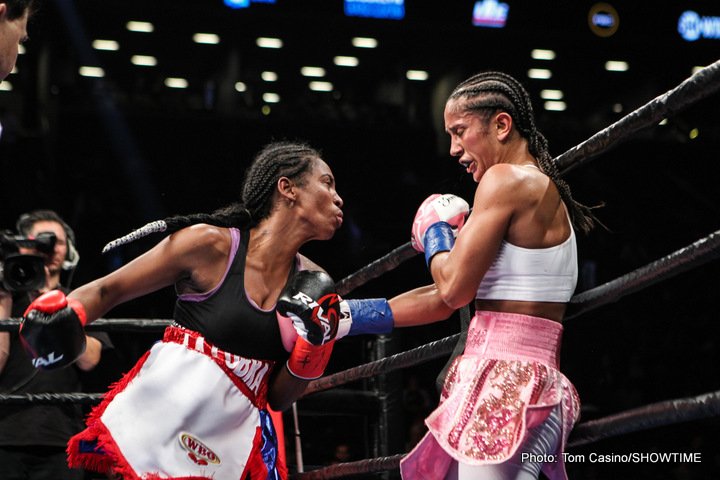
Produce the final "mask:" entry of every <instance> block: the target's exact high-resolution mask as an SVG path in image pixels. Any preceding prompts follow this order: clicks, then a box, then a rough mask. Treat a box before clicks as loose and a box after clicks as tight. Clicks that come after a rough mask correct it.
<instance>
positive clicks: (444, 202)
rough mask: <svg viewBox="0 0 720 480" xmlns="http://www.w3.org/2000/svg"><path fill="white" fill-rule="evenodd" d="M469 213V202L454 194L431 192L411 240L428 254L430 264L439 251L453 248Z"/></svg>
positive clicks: (423, 204) (415, 222) (427, 258)
mask: <svg viewBox="0 0 720 480" xmlns="http://www.w3.org/2000/svg"><path fill="white" fill-rule="evenodd" d="M469 212H470V206H469V205H468V203H467V202H466V201H465V200H463V199H462V198H460V197H458V196H457V195H453V194H451V193H445V194H442V195H441V194H439V193H436V194H433V195H430V196H429V197H428V198H427V199H425V201H424V202H423V203H422V204H421V205H420V208H418V211H417V213H416V214H415V220H414V221H413V225H412V234H411V236H410V239H411V242H412V246H413V248H414V249H415V250H417V251H418V252H421V253H423V252H424V253H425V261H426V262H427V264H428V266H429V265H430V260H431V259H432V257H433V256H434V255H435V254H436V253H439V252H445V251H448V250H450V249H451V248H452V246H453V244H454V241H455V236H457V234H458V232H460V229H461V228H462V227H463V225H465V220H466V219H467V215H468V213H469Z"/></svg>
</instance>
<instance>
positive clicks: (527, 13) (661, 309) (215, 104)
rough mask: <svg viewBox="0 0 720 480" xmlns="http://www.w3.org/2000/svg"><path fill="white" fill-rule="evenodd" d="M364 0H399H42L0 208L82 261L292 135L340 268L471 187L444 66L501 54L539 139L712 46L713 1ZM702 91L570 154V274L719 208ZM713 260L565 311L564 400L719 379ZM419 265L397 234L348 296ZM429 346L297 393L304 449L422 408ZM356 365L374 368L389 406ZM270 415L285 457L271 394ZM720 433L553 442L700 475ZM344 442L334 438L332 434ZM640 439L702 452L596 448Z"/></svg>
mask: <svg viewBox="0 0 720 480" xmlns="http://www.w3.org/2000/svg"><path fill="white" fill-rule="evenodd" d="M238 3H240V4H242V3H243V2H238ZM346 3H347V2H346ZM368 3H369V4H374V5H375V6H384V10H385V11H387V12H390V13H392V12H395V13H401V14H402V15H400V16H401V18H385V19H382V18H369V17H360V16H350V15H347V14H346V12H349V11H350V9H352V6H346V5H344V4H343V1H342V0H276V1H269V0H265V1H249V2H247V4H246V5H245V6H244V8H230V7H229V6H227V5H225V4H224V3H223V1H222V0H203V1H200V0H198V1H186V0H176V1H168V0H140V1H138V0H124V1H116V0H78V1H69V0H56V1H51V0H44V1H42V2H41V3H40V5H39V10H38V11H37V13H36V14H35V15H34V17H33V18H32V20H31V21H30V23H29V25H28V33H29V36H30V40H29V41H28V42H26V43H25V45H24V53H22V54H21V55H20V56H19V58H18V62H17V67H16V71H15V72H14V73H13V74H12V75H10V76H9V77H8V79H7V80H6V81H5V82H3V83H2V84H0V123H2V127H3V131H2V138H1V139H0V198H1V199H2V203H1V207H0V220H1V221H0V228H3V229H13V228H14V224H15V220H16V218H17V217H18V216H19V215H20V214H21V213H23V212H25V211H29V210H32V209H35V208H50V209H54V210H56V211H57V212H58V213H59V214H60V215H61V216H63V217H64V218H65V219H66V220H67V221H68V223H69V224H70V225H71V226H72V227H73V228H74V229H75V233H76V235H77V238H78V242H77V244H78V245H77V246H78V250H79V252H80V255H81V258H82V259H81V261H80V264H79V268H78V270H77V272H76V275H75V278H74V285H75V286H78V285H80V284H82V283H85V282H87V281H89V280H91V279H93V278H96V277H98V276H101V275H103V274H105V273H107V272H109V271H111V270H113V269H115V268H118V267H119V266H121V265H122V264H124V263H126V262H127V261H129V260H130V259H132V258H133V257H135V256H136V255H138V254H140V253H141V252H143V251H145V250H146V249H147V248H149V247H150V246H151V245H153V243H154V242H156V241H157V240H158V239H159V236H153V237H150V238H148V239H146V240H143V241H139V242H135V243H133V244H131V245H129V246H127V247H123V248H119V249H117V250H116V251H114V252H113V253H111V254H108V255H102V254H101V253H100V250H101V248H102V246H103V245H104V244H105V243H107V242H108V241H110V240H112V239H114V238H116V237H119V236H121V235H123V234H125V233H127V232H129V231H130V230H132V229H133V228H137V227H139V226H142V225H143V224H145V223H147V222H149V221H151V220H155V219H159V218H163V217H166V216H169V215H173V214H184V213H194V212H208V211H211V210H214V209H216V208H218V207H221V206H224V205H226V204H228V203H230V202H233V201H234V200H236V199H237V198H238V196H239V188H240V184H241V182H242V179H243V173H244V169H245V168H246V166H247V165H248V164H249V162H250V161H251V159H252V156H253V155H254V153H255V152H257V151H258V150H259V149H260V148H261V146H263V145H264V144H266V143H267V142H269V141H271V140H273V139H291V140H305V141H307V142H309V143H310V144H311V145H313V146H315V147H316V148H319V149H321V151H322V152H323V154H324V158H325V160H326V161H327V162H328V164H329V165H330V166H331V168H332V169H333V171H334V173H335V176H336V178H337V188H338V192H339V193H340V195H341V196H342V197H343V199H344V202H345V206H344V211H345V223H344V225H343V227H342V229H341V230H340V231H339V232H338V233H337V235H336V236H335V238H334V239H332V240H331V241H329V242H323V243H313V244H309V245H307V247H306V249H305V250H304V252H303V253H305V254H306V255H308V256H310V257H311V258H312V259H314V260H315V261H317V262H318V263H319V264H321V265H322V266H324V267H325V268H326V269H327V270H328V272H329V273H330V274H331V275H332V276H333V277H334V278H335V279H336V280H340V279H342V278H344V277H346V276H347V275H350V274H352V273H353V272H355V271H357V270H358V269H360V268H362V267H363V266H365V265H366V264H368V263H369V262H371V261H373V260H376V259H377V258H379V257H382V256H383V255H385V254H387V253H388V252H390V251H391V250H393V249H394V248H396V247H398V246H400V245H403V244H405V243H406V242H407V241H408V240H409V235H410V224H411V222H412V218H413V216H414V214H415V210H416V208H417V206H418V205H419V204H420V202H422V200H423V199H424V198H425V197H427V196H428V195H429V194H431V193H436V192H441V193H444V192H452V193H456V194H459V195H462V196H463V197H465V198H466V199H468V200H471V199H472V195H473V192H474V190H473V188H474V184H473V183H472V181H471V179H470V178H469V176H468V175H467V174H466V173H465V172H464V171H463V169H462V168H461V167H459V165H458V164H457V162H456V160H455V159H453V158H451V157H450V155H449V154H448V148H449V143H448V138H447V135H446V134H445V132H444V126H443V123H442V108H443V105H444V100H445V98H446V96H447V94H448V93H449V90H450V89H451V88H452V87H453V86H454V85H455V84H457V83H458V82H459V81H460V80H462V79H464V78H466V77H468V76H470V75H471V74H473V73H475V72H478V71H481V70H487V69H495V70H502V71H506V72H508V73H510V74H512V75H514V76H515V77H517V78H518V79H520V80H521V81H522V82H523V83H524V85H525V86H526V88H527V89H528V91H529V93H530V95H531V97H532V100H533V103H534V108H535V113H536V117H537V122H538V125H539V128H540V130H541V131H542V132H543V133H544V134H545V136H546V137H547V138H548V140H549V143H550V149H551V152H552V153H553V155H560V154H561V153H563V152H565V151H567V150H568V149H570V148H572V147H573V146H575V145H577V144H579V143H581V142H583V141H585V140H586V139H587V138H589V137H591V136H592V135H593V134H594V133H596V132H597V131H599V130H602V129H603V128H605V127H607V126H608V125H610V124H612V123H613V122H615V121H618V120H619V119H621V118H622V117H623V116H625V115H627V114H628V113H630V112H632V111H633V110H635V109H637V108H640V107H642V106H643V105H644V104H646V103H648V102H650V101H651V100H652V99H654V98H655V97H657V96H659V95H661V94H664V93H665V92H667V91H669V90H671V89H673V88H674V87H676V86H677V85H678V84H680V83H681V82H683V81H684V80H685V79H687V78H688V77H690V76H691V75H692V74H693V73H694V72H695V71H696V70H697V69H698V68H700V67H703V66H707V65H711V64H713V63H714V62H716V61H717V60H718V59H719V58H720V4H719V3H718V2H711V1H704V2H703V1H676V2H666V3H663V2H657V1H655V2H650V1H634V0H633V1H630V0H625V1H613V2H611V3H610V4H608V3H603V4H598V3H596V2H592V1H584V0H574V1H569V0H568V1H560V0H558V1H520V0H504V1H498V2H493V1H490V0H484V1H480V2H473V1H466V0H447V1H432V0H422V1H420V0H407V1H406V2H405V3H404V5H402V3H403V2H401V1H389V2H379V1H375V2H368ZM239 6H242V5H239ZM399 6H402V8H401V9H400V7H399ZM398 9H400V11H399V12H398ZM474 12H475V13H476V15H475V16H474V15H473V13H474ZM688 12H690V13H688ZM693 12H694V15H695V16H693ZM473 19H475V23H479V25H474V24H473ZM128 22H146V23H140V24H139V25H138V24H135V26H131V25H128ZM148 25H150V26H151V28H149V27H148ZM129 27H130V28H132V29H133V30H137V29H138V28H139V29H141V30H143V29H144V30H151V31H132V30H131V29H129ZM196 34H214V36H212V35H211V36H205V37H197V36H195V35H196ZM259 39H260V40H259ZM263 39H264V40H263ZM103 40H104V41H105V42H100V41H103ZM208 42H209V43H208ZM267 43H270V46H271V47H279V48H263V46H265V45H266V44H267ZM368 47H371V48H368ZM303 67H316V69H315V70H308V69H307V68H305V69H303ZM308 75H319V76H308ZM716 78H718V77H716ZM718 81H720V80H715V83H717V82H718ZM312 82H324V83H312ZM716 90H717V89H716ZM558 92H560V93H558ZM272 94H274V95H272ZM558 97H559V98H558ZM719 115H720V93H713V94H710V95H708V96H706V97H705V98H702V99H701V100H700V101H698V102H694V103H693V104H692V105H689V106H688V107H687V108H684V109H683V110H682V111H678V112H673V114H672V115H668V116H667V118H666V119H664V120H663V121H662V122H658V123H657V124H654V125H652V126H650V127H648V128H644V129H642V130H641V131H639V132H637V133H636V134H633V135H629V136H628V137H627V138H625V139H624V140H623V141H622V142H618V143H617V145H613V146H612V148H609V149H607V150H606V151H602V152H601V153H600V154H598V155H597V156H595V157H594V158H593V159H592V160H591V161H588V162H586V163H584V164H583V165H582V166H580V167H578V168H576V169H573V170H572V171H571V172H570V173H568V174H567V175H566V179H567V180H568V181H569V182H570V184H571V186H572V187H573V193H574V196H575V197H576V198H577V199H578V200H580V201H582V202H584V203H586V204H593V205H594V204H601V203H603V204H604V207H602V208H600V209H598V210H596V213H597V215H598V216H599V217H600V219H601V220H602V221H603V223H604V224H605V225H606V226H607V229H602V228H598V229H596V230H595V231H594V232H592V233H591V234H590V235H588V236H586V237H580V238H579V245H578V246H579V258H580V266H581V277H580V281H579V285H578V289H577V291H576V293H580V292H582V291H585V290H588V289H590V288H593V287H596V286H598V285H602V284H604V283H606V282H609V281H611V280H613V279H615V278H617V277H620V276H622V275H625V274H627V273H629V272H632V271H633V270H635V269H638V268H640V267H643V266H645V265H647V264H649V263H651V262H653V261H655V260H657V259H660V258H662V257H665V256H666V255H669V254H671V253H672V252H675V251H677V250H680V249H683V248H684V247H686V246H688V245H690V244H692V243H693V242H696V241H697V240H699V239H702V238H704V237H707V236H709V235H711V234H713V233H714V232H715V231H716V230H718V229H719V228H720V188H719V187H718V182H719V181H720V165H719V164H720V162H719V161H718V152H719V151H720V123H719V122H718V116H719ZM719 276H720V269H719V268H718V264H717V261H713V260H711V261H708V262H703V263H702V264H700V265H698V266H697V267H695V268H692V269H688V271H685V272H683V273H680V274H678V275H675V276H672V278H669V279H667V280H664V281H661V282H657V283H655V284H653V285H651V286H649V287H647V288H644V289H642V290H640V291H637V292H634V293H631V294H628V295H625V296H623V297H622V298H619V299H618V300H617V301H615V302H610V303H608V304H606V305H604V306H602V307H600V308H597V309H594V310H592V311H590V312H588V313H585V314H583V315H581V316H578V317H577V318H573V319H571V320H568V321H567V322H566V323H565V333H564V339H563V351H562V368H563V371H564V372H565V374H566V375H567V376H568V377H569V378H570V380H571V381H572V382H573V383H574V384H575V385H576V386H577V389H578V391H579V394H580V397H581V400H582V402H583V410H582V419H581V422H584V421H589V420H593V419H598V418H602V417H606V416H608V415H612V414H616V413H620V412H623V411H626V410H629V409H633V408H639V407H643V406H645V405H648V404H653V403H657V402H662V401H667V400H673V399H681V398H687V397H695V396H698V395H702V394H705V393H711V392H716V391H717V390H719V389H720V347H719V344H720V321H719V320H720V319H719V318H718V314H717V297H718V290H717V289H718V286H717V285H718V282H717V279H718V277H719ZM429 281H430V275H429V274H428V272H427V270H426V267H425V265H424V262H423V260H422V259H421V258H420V257H419V256H418V257H415V258H411V259H410V260H408V261H406V262H404V263H403V264H402V265H400V266H398V267H397V268H395V269H394V270H392V271H391V272H388V273H387V274H385V275H383V276H381V277H380V278H378V279H375V280H372V281H370V282H368V283H367V284H365V285H364V286H362V287H361V288H359V289H357V290H355V291H353V292H352V294H351V295H350V296H351V297H358V298H362V297H370V296H383V297H390V296H393V295H395V294H398V293H401V292H403V291H405V290H407V289H410V288H412V287H415V286H419V285H423V284H425V283H428V282H429ZM173 299H174V294H173V292H172V291H171V290H167V291H161V292H158V293H157V294H154V295H151V296H148V297H145V298H142V299H138V300H135V301H132V302H129V303H127V304H125V305H123V306H122V307H119V308H117V309H116V310H114V311H112V312H110V314H109V315H107V318H165V319H166V318H169V317H170V315H171V314H172V308H173V301H174V300H173ZM458 331H459V319H458V318H457V315H456V316H454V317H453V318H451V319H450V320H448V321H446V322H443V323H439V324H435V325H431V326H427V327H416V328H412V329H405V330H402V331H396V332H394V333H393V334H392V335H389V336H387V337H384V338H383V339H382V340H381V341H380V342H378V341H376V338H375V337H370V336H368V337H359V338H358V337H355V338H348V339H344V340H342V341H341V342H339V344H338V345H337V347H336V349H335V353H334V357H333V360H332V362H331V364H330V368H329V371H330V373H332V372H339V371H342V370H344V369H347V368H350V367H353V366H356V365H360V364H363V363H366V362H368V361H370V360H374V359H376V358H378V356H384V355H389V354H394V353H398V352H401V351H405V350H408V349H410V348H414V347H419V346H421V345H424V344H426V343H428V342H430V341H433V340H438V339H441V338H444V337H447V336H449V335H451V334H454V333H457V332H458ZM112 338H113V341H114V342H115V345H116V353H115V355H114V356H112V357H108V358H107V359H106V360H105V361H104V365H103V366H102V367H101V368H100V369H99V371H97V372H96V373H95V374H94V375H93V377H92V378H91V379H90V380H89V381H88V387H87V389H88V392H100V391H103V390H104V388H105V387H106V386H107V384H108V383H110V382H112V381H114V380H115V379H117V376H118V375H120V373H121V372H122V371H124V370H126V369H127V368H129V367H130V366H131V365H132V364H133V363H134V361H135V360H136V359H137V358H138V357H139V356H140V355H141V354H142V353H143V352H144V350H145V349H146V348H147V347H148V346H149V345H150V344H151V343H152V342H153V341H155V340H157V339H158V338H159V333H157V332H114V333H113V334H112ZM446 359H447V357H443V358H440V359H436V360H433V361H430V362H426V363H422V364H419V365H417V366H414V367H410V368H405V369H402V370H399V371H396V372H393V373H391V374H387V375H383V376H381V377H379V378H375V379H367V380H361V381H358V382H355V383H352V384H349V385H345V386H343V387H342V388H340V389H337V390H338V391H340V392H342V391H343V390H345V394H342V393H340V394H336V396H334V397H333V396H330V394H329V393H327V392H326V393H327V394H326V395H323V394H318V395H309V396H307V397H306V398H303V399H301V400H300V401H299V402H298V418H299V422H298V424H299V429H300V435H301V445H302V455H303V462H304V469H305V470H306V471H307V470H311V469H314V468H318V467H320V466H323V465H328V464H330V463H333V462H338V461H356V460H361V459H364V458H372V457H378V456H383V455H394V454H401V453H405V452H407V451H408V450H409V449H410V448H411V447H412V445H413V444H414V442H415V441H417V435H418V432H420V431H421V430H422V423H421V422H419V421H418V419H422V418H424V416H425V415H426V414H427V413H428V412H429V411H430V409H432V408H433V406H435V405H436V404H437V399H438V397H437V392H436V387H435V378H436V376H437V375H438V373H439V372H440V370H441V369H442V368H443V366H444V364H445V361H446ZM366 391H375V392H377V391H380V392H381V394H382V396H383V398H382V400H383V402H382V405H384V408H386V409H387V411H386V412H385V415H384V416H385V421H383V422H380V421H379V420H378V416H379V415H378V412H377V408H376V407H377V405H376V402H375V401H373V400H368V398H367V396H365V395H362V392H366ZM715 411H716V412H717V407H715ZM388 412H390V413H391V414H390V415H387V413H388ZM285 419H286V422H285V423H286V425H285V426H286V436H287V440H288V442H287V448H288V462H289V465H290V469H291V472H297V468H298V465H297V460H296V459H297V455H296V453H297V452H296V448H295V442H294V438H293V435H292V433H293V431H294V429H295V425H294V422H293V418H292V415H291V413H290V412H288V413H286V415H285ZM719 433H720V421H718V418H717V416H715V415H707V416H704V417H703V418H699V419H692V420H688V421H683V422H679V423H674V424H671V425H662V426H654V425H652V424H650V425H648V426H647V428H644V429H642V430H640V431H637V432H633V433H630V434H627V435H619V436H613V437H611V438H606V439H602V440H600V441H597V442H593V443H590V444H586V445H583V446H579V447H574V448H570V449H569V450H568V452H569V453H571V454H575V455H577V456H578V457H577V458H582V457H583V456H584V461H574V462H571V463H568V472H569V476H570V478H571V479H608V478H613V479H615V478H617V479H625V478H627V479H630V478H632V479H654V480H659V479H677V480H686V479H714V478H717V472H720V447H718V441H717V438H718V434H719ZM341 445H345V446H347V447H348V448H349V457H342V458H336V455H335V451H336V447H338V446H341ZM635 453H637V454H650V453H688V454H692V453H699V454H700V455H699V458H700V459H701V460H700V461H695V462H690V461H667V462H662V461H637V462H636V461H632V460H627V461H621V460H618V459H615V460H612V458H617V457H609V458H610V459H611V460H608V461H606V462H602V461H597V458H599V457H600V456H601V455H608V454H617V455H629V454H635ZM652 458H656V457H652ZM693 458H698V457H693ZM591 459H596V460H595V461H591ZM0 468H1V467H0ZM355 478H388V479H394V478H399V474H398V473H397V469H395V470H391V471H389V472H383V473H370V474H364V475H361V476H359V477H355Z"/></svg>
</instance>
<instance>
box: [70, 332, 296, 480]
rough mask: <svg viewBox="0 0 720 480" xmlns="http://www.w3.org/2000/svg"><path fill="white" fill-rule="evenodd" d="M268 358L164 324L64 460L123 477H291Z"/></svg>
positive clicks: (128, 479)
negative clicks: (278, 435)
mask: <svg viewBox="0 0 720 480" xmlns="http://www.w3.org/2000/svg"><path fill="white" fill-rule="evenodd" d="M272 366H273V364H272V362H268V361H264V360H256V359H248V358H243V357H240V356H238V355H233V354H230V353H226V352H223V351H222V350H219V349H217V348H216V347H214V346H212V345H210V344H208V343H207V342H206V341H205V339H204V338H203V337H202V336H201V335H200V334H198V333H197V332H194V331H191V330H186V329H183V328H178V327H168V328H167V329H166V330H165V335H164V338H163V341H162V342H158V343H156V344H155V345H154V346H153V347H152V348H151V349H150V351H149V352H148V353H146V354H145V356H143V357H142V358H141V359H140V360H139V361H138V363H137V364H136V365H135V367H133V369H132V370H131V371H130V372H128V373H127V374H126V375H125V376H124V377H123V378H122V379H121V380H120V381H119V382H118V383H117V384H115V385H114V386H113V387H112V389H111V390H110V392H108V393H107V394H106V395H105V398H104V400H103V402H102V403H101V404H100V405H98V406H97V407H95V408H94V409H93V411H92V412H91V413H90V415H89V416H88V420H87V428H86V429H85V430H83V431H82V432H80V433H79V434H77V435H75V436H74V437H72V438H71V439H70V442H69V445H68V463H69V464H70V466H71V467H79V468H86V469H89V470H94V471H98V472H103V473H114V474H118V475H120V476H121V477H122V478H123V479H126V480H150V479H152V480H156V479H176V480H177V479H184V480H187V479H211V478H212V479H233V480H240V479H243V478H245V477H246V475H250V477H251V478H253V479H255V478H258V479H263V480H265V479H268V480H278V479H280V478H285V473H286V472H284V471H279V469H278V465H277V464H276V461H277V448H276V447H277V445H276V439H275V436H274V430H273V426H272V421H271V419H270V416H269V414H268V413H267V412H266V411H265V410H264V408H265V403H266V394H267V388H268V377H269V374H270V371H271V369H272ZM280 470H281V469H280Z"/></svg>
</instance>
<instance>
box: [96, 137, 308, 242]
mask: <svg viewBox="0 0 720 480" xmlns="http://www.w3.org/2000/svg"><path fill="white" fill-rule="evenodd" d="M320 156H321V155H320V152H318V151H317V150H315V149H313V148H312V147H310V146H308V145H306V144H304V143H293V142H274V143H271V144H269V145H267V146H266V147H264V148H263V149H262V150H261V151H260V152H259V153H258V154H257V155H256V156H255V159H254V160H253V163H252V164H251V165H250V167H249V168H248V170H247V171H246V172H245V180H244V182H243V187H242V195H241V201H240V202H235V203H232V204H230V205H228V206H226V207H223V208H220V209H218V210H215V211H214V212H212V213H194V214H190V215H177V216H173V217H169V218H165V219H163V220H155V221H154V222H150V223H148V224H146V225H145V226H143V227H140V228H138V229H137V230H133V231H132V232H130V233H128V234H127V235H125V236H122V237H120V238H117V239H115V240H113V241H111V242H109V243H108V244H107V245H105V247H103V250H102V252H103V253H106V252H108V251H110V250H112V249H114V248H117V247H119V246H121V245H126V244H128V243H130V242H134V241H135V240H138V239H140V238H143V237H146V236H148V235H151V234H153V233H160V232H167V233H173V232H177V231H178V230H182V229H183V228H185V227H189V226H190V225H194V224H197V223H207V224H209V225H215V226H217V227H237V228H240V229H247V228H252V227H254V226H255V225H257V224H258V223H260V222H261V221H262V220H264V219H265V218H267V217H269V216H270V212H271V211H272V207H273V205H274V203H275V196H274V193H275V187H276V185H277V182H278V180H279V179H280V177H287V178H289V179H291V180H295V182H296V183H298V185H302V184H303V175H304V174H305V173H306V172H307V171H308V170H310V166H311V164H312V161H313V160H314V159H315V158H320Z"/></svg>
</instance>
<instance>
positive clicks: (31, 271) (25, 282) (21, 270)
mask: <svg viewBox="0 0 720 480" xmlns="http://www.w3.org/2000/svg"><path fill="white" fill-rule="evenodd" d="M3 283H4V284H5V287H6V288H7V289H8V290H9V291H11V292H27V291H31V290H39V289H40V288H42V286H43V285H44V284H45V262H44V261H43V258H42V257H39V256H37V255H12V256H9V257H8V258H6V259H5V266H4V268H3Z"/></svg>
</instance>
